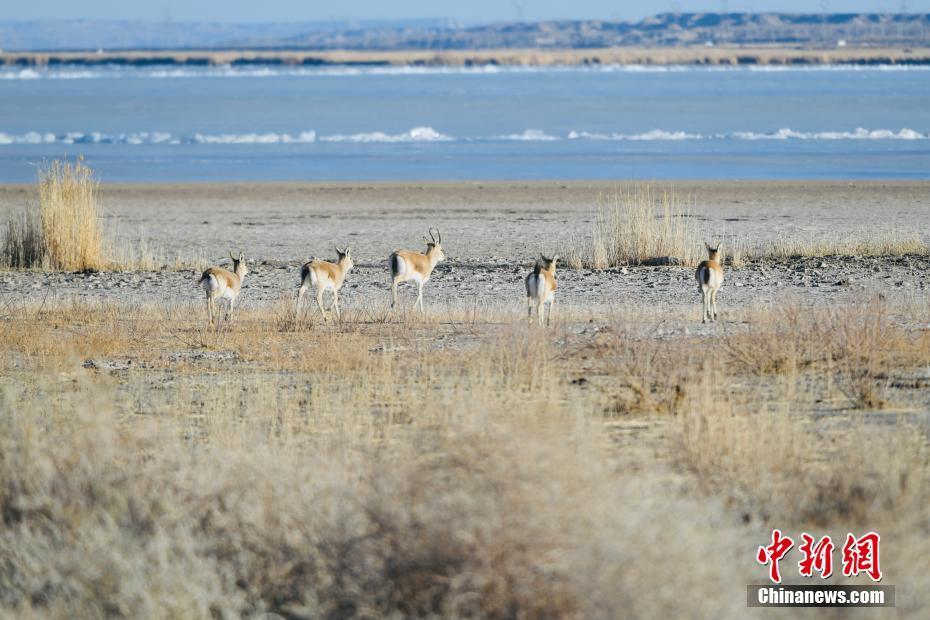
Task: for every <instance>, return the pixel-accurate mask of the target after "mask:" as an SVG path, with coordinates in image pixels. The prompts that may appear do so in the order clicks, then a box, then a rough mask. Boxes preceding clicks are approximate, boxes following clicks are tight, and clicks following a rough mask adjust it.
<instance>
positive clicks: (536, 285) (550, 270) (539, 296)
mask: <svg viewBox="0 0 930 620" xmlns="http://www.w3.org/2000/svg"><path fill="white" fill-rule="evenodd" d="M557 260H559V255H558V254H556V255H555V256H553V257H552V258H546V257H545V256H540V257H539V260H537V261H536V265H535V266H534V267H533V273H531V274H530V275H528V276H526V304H527V315H528V317H529V320H530V321H532V320H533V310H534V307H535V310H536V314H537V315H538V317H539V324H540V325H543V315H545V317H546V320H545V325H547V326H548V325H549V321H550V320H551V319H552V307H553V306H554V305H555V289H556V288H557V286H558V285H557V283H556V281H555V263H556V261H557ZM547 304H548V305H549V312H548V314H547V313H546V305H547Z"/></svg>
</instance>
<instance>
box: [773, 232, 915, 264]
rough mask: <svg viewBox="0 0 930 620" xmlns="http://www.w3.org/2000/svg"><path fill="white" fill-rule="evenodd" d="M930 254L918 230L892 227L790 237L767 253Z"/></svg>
mask: <svg viewBox="0 0 930 620" xmlns="http://www.w3.org/2000/svg"><path fill="white" fill-rule="evenodd" d="M927 254H930V246H928V245H927V244H926V243H924V242H923V241H922V240H921V238H920V237H919V236H918V235H916V234H913V233H912V234H902V233H900V232H898V231H896V230H891V231H888V232H884V233H881V234H878V235H873V236H852V237H844V238H836V237H831V238H820V239H814V238H811V239H808V240H803V239H788V240H780V241H778V242H776V243H775V244H774V245H772V246H771V248H769V249H768V250H767V251H766V252H764V255H767V256H773V257H775V258H801V257H803V258H819V257H827V256H860V257H875V256H907V255H920V256H926V255H927Z"/></svg>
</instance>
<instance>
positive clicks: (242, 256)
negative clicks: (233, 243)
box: [239, 252, 245, 262]
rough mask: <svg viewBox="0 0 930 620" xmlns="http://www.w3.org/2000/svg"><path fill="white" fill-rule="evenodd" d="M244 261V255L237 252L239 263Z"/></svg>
mask: <svg viewBox="0 0 930 620" xmlns="http://www.w3.org/2000/svg"><path fill="white" fill-rule="evenodd" d="M244 260H245V253H243V252H239V262H242V261H244Z"/></svg>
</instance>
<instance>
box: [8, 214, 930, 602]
mask: <svg viewBox="0 0 930 620" xmlns="http://www.w3.org/2000/svg"><path fill="white" fill-rule="evenodd" d="M657 205H658V206H661V201H659V202H657ZM591 208H592V209H593V208H594V206H593V205H591ZM605 213H606V212H605ZM657 213H659V212H658V211H657ZM437 217H438V215H437ZM664 218H665V216H662V217H660V218H658V219H659V221H660V222H661V224H662V226H661V227H660V228H659V230H667V229H668V227H667V225H666V224H667V222H665V221H664ZM633 220H635V218H633ZM598 221H600V222H601V223H602V225H603V223H605V222H610V221H612V220H610V219H609V218H607V219H604V218H599V217H597V216H596V215H593V216H592V219H591V220H590V221H588V222H587V223H582V224H579V225H577V226H575V228H576V230H577V231H578V235H579V239H581V238H582V237H584V239H585V241H584V242H583V243H582V241H580V240H579V242H578V244H579V245H578V247H580V248H581V249H580V250H579V252H582V253H583V252H585V251H587V250H586V249H585V248H588V249H590V248H592V247H595V246H593V245H590V244H593V243H595V242H596V240H597V239H598V237H597V234H594V236H591V230H592V229H591V226H592V225H597V222H598ZM676 221H677V220H676ZM614 224H615V225H612V226H607V227H606V228H603V227H602V228H600V229H598V230H600V231H601V232H603V233H604V235H606V236H605V237H602V238H603V239H610V238H611V237H610V234H611V233H610V231H611V230H613V231H617V230H620V231H623V230H625V229H624V228H622V224H618V223H617V222H616V221H614ZM676 225H677V224H676ZM282 226H284V225H283V224H282ZM618 226H620V227H619V228H618ZM282 230H283V228H282ZM677 230H678V229H676V228H674V226H673V227H672V231H673V232H674V234H672V235H670V237H669V239H670V240H671V241H672V242H674V243H679V242H680V241H681V239H682V238H683V237H682V236H681V235H679V234H678V232H675V231H677ZM585 231H586V232H585ZM679 232H680V231H679ZM685 233H687V234H693V235H694V239H696V240H698V241H700V240H701V237H700V236H698V233H697V232H693V231H692V232H690V233H688V231H685V232H684V233H682V234H685ZM472 234H477V233H472ZM485 234H486V235H489V234H491V231H488V230H486V231H485ZM443 235H444V238H450V239H454V234H453V233H452V231H451V230H446V231H443ZM585 235H587V236H586V237H585ZM156 236H157V235H156ZM877 238H884V239H885V240H886V242H887V239H888V237H877ZM915 238H916V237H908V239H907V243H917V241H915V240H914V239H915ZM883 243H884V242H883ZM585 244H588V245H585ZM841 245H842V244H839V243H833V244H832V245H830V247H831V248H833V250H836V248H838V247H840V246H841ZM625 247H626V246H625ZM650 247H654V246H650ZM662 247H664V248H666V249H667V247H668V246H662ZM805 247H808V248H810V247H811V246H805ZM824 247H826V246H824ZM843 247H849V246H843ZM863 247H865V246H859V250H862V248H863ZM876 248H877V249H881V248H885V249H888V248H889V246H888V245H882V244H881V243H878V242H875V243H872V244H871V245H868V247H866V248H865V250H868V251H863V255H862V256H858V257H856V256H848V257H845V258H836V257H833V258H830V257H823V256H820V257H819V258H816V260H818V261H833V262H831V263H830V264H829V265H828V266H826V267H816V266H814V267H810V266H808V267H805V269H808V270H809V271H811V270H817V269H819V270H821V271H824V270H828V269H833V268H835V269H838V270H839V271H841V272H842V271H847V272H849V271H853V272H855V274H856V277H857V278H859V279H869V278H870V277H871V278H874V279H875V280H876V285H875V286H865V285H863V286H859V287H856V286H853V287H851V288H850V287H849V286H846V287H844V286H835V287H825V288H824V289H823V290H818V291H817V292H816V294H815V293H814V292H811V291H813V289H812V288H811V286H810V284H811V282H810V281H809V280H810V278H809V277H808V276H804V277H808V283H807V284H804V279H803V278H801V277H799V278H795V279H792V278H789V277H788V274H791V273H793V270H794V269H795V268H796V266H797V265H799V264H804V265H807V264H808V263H807V262H805V261H807V260H808V258H804V257H802V256H800V255H801V254H804V252H800V251H796V250H792V251H790V252H786V253H785V256H788V258H785V256H781V257H780V256H777V255H776V254H777V253H775V252H769V253H761V252H757V255H756V256H749V255H747V257H746V263H745V265H743V266H740V267H733V266H732V265H730V264H728V265H727V266H726V267H725V268H726V270H727V278H728V280H726V281H725V282H724V287H723V289H721V319H720V321H718V322H717V323H716V324H709V325H701V323H700V301H699V296H698V294H697V290H696V286H694V285H693V280H691V278H692V277H693V275H692V267H690V266H676V265H671V266H669V265H665V266H661V267H648V266H637V265H636V264H634V263H635V261H633V262H631V261H630V255H629V254H628V253H626V254H623V256H624V257H625V258H624V261H626V263H625V264H627V265H628V266H626V267H622V268H624V269H628V270H629V272H630V273H629V274H627V275H626V276H623V275H621V273H620V271H618V269H620V268H621V267H618V268H616V269H614V270H608V271H603V270H601V271H598V270H593V269H591V268H587V267H581V268H580V270H578V271H576V270H573V269H570V268H568V267H561V268H560V269H559V271H558V272H557V276H558V278H559V286H560V291H562V290H563V289H564V290H565V294H566V295H567V296H568V297H569V299H573V300H574V301H572V302H570V303H566V304H559V303H557V304H556V311H555V314H554V315H553V324H552V326H551V327H550V328H549V329H542V328H540V327H538V326H534V325H529V324H528V323H527V321H526V318H525V310H524V308H523V306H522V305H521V301H520V290H519V286H521V284H520V282H521V279H522V277H523V276H524V275H525V274H526V273H527V272H528V268H527V267H526V265H522V264H521V262H520V261H521V258H520V257H514V256H510V257H509V258H508V260H511V261H512V263H513V264H512V265H511V266H510V267H507V268H506V269H505V268H504V267H499V268H497V271H495V272H494V274H496V275H494V276H493V277H490V278H485V279H484V280H481V282H482V288H481V289H480V296H479V295H478V293H474V294H472V293H469V294H461V293H460V294H458V295H456V293H455V291H456V290H457V289H456V284H455V283H456V282H458V281H457V280H456V279H455V276H461V275H464V276H466V277H468V278H469V279H473V278H479V277H483V274H485V271H483V269H484V267H482V266H481V264H480V263H475V264H471V263H469V262H468V260H467V259H468V258H469V256H468V255H467V250H465V249H464V248H463V249H461V250H459V252H458V255H459V256H461V257H463V258H462V259H459V260H460V262H457V261H456V260H454V258H453V259H451V260H450V262H451V263H452V264H453V265H454V266H455V267H454V271H451V272H448V271H447V272H439V271H437V275H436V280H437V282H436V283H435V284H436V286H435V287H434V288H430V287H431V286H432V285H433V284H434V282H432V281H431V282H430V283H429V284H428V285H427V293H426V295H427V297H426V300H427V306H426V307H427V313H426V316H423V317H421V316H420V315H419V314H417V313H415V312H413V311H411V310H410V309H409V303H410V301H412V297H405V299H404V307H403V308H402V309H401V310H399V311H398V312H391V311H390V310H389V308H388V307H387V304H386V303H385V298H384V296H383V295H384V290H380V294H381V295H382V296H381V297H378V296H376V295H364V294H363V293H365V292H366V291H368V290H369V289H364V288H362V289H357V290H355V291H354V293H353V292H348V293H347V294H346V300H345V301H344V305H343V315H342V318H341V319H340V320H334V319H332V318H331V319H330V320H327V321H324V320H322V318H321V317H320V315H319V313H318V311H316V309H315V308H313V309H312V310H307V311H306V312H303V313H301V314H299V315H298V314H296V313H295V311H294V304H293V302H294V299H293V294H294V293H295V292H296V285H297V282H296V267H295V268H293V269H291V270H290V271H288V270H286V269H285V270H279V269H278V266H277V265H276V264H274V263H266V264H262V261H261V260H260V257H259V256H256V254H255V253H252V254H251V256H252V257H255V258H256V260H255V263H256V264H255V269H256V271H257V273H256V274H254V276H253V275H250V276H249V277H247V279H246V280H245V283H244V285H243V293H242V296H243V298H244V299H248V297H249V296H250V295H252V296H253V299H256V298H257V300H256V301H253V302H252V303H245V302H244V303H243V305H242V307H241V309H238V310H237V313H236V314H235V315H234V316H233V317H232V319H231V320H230V321H228V322H224V323H222V324H221V325H220V326H219V327H218V328H210V327H209V326H208V325H207V323H206V314H205V310H204V304H203V300H202V298H201V295H202V293H200V292H199V291H198V290H197V289H196V287H195V282H196V277H197V275H198V274H197V272H196V271H193V270H191V271H189V272H188V271H182V272H172V274H171V275H170V277H172V278H178V279H179V281H180V280H183V281H184V282H185V283H186V284H185V285H184V286H185V287H186V288H184V289H181V292H180V293H170V294H169V293H166V291H169V292H170V291H172V290H173V289H170V288H168V287H167V285H165V288H161V289H156V290H157V291H160V292H159V293H157V294H152V291H151V290H150V289H146V288H140V289H133V288H131V287H124V288H121V287H119V286H117V285H116V284H114V287H115V288H116V289H118V290H116V291H115V292H113V293H112V294H111V293H108V292H107V290H106V289H103V290H98V291H97V293H95V294H94V295H82V294H81V293H82V291H83V290H85V289H87V288H88V287H90V286H91V283H92V282H95V281H99V280H100V279H104V280H106V278H111V279H110V280H109V281H110V282H111V283H118V282H122V281H123V280H121V279H120V278H124V277H127V278H133V279H135V280H139V281H145V280H146V278H148V277H149V275H148V274H147V272H132V273H129V274H115V275H112V276H111V275H108V274H83V275H82V274H78V275H75V274H67V273H66V274H55V273H51V272H45V271H41V270H31V271H29V270H27V271H7V272H4V273H2V274H0V276H2V278H3V280H2V282H3V283H4V287H5V288H2V289H0V356H2V365H0V559H2V561H0V615H2V616H6V617H17V618H29V617H36V618H39V617H43V618H44V617H102V616H108V617H134V618H135V617H164V618H186V617H190V618H199V617H230V618H231V617H240V616H249V617H256V616H258V617H285V618H318V617H327V618H349V617H364V618H376V617H410V616H417V617H474V618H479V617H480V618H553V617H576V618H598V617H603V618H616V617H633V618H660V617H668V618H674V617H726V618H730V617H732V618H743V617H747V616H749V617H753V616H758V617H762V616H765V617H769V616H778V617H789V616H790V617H794V616H796V615H798V613H797V610H781V612H784V613H779V610H753V609H747V607H746V599H745V597H746V585H747V584H752V583H764V582H765V579H766V576H767V569H766V567H764V566H761V565H760V564H758V563H757V562H756V561H755V554H756V550H757V549H758V547H759V546H760V545H765V544H767V543H768V542H769V540H770V536H771V531H772V529H773V528H779V529H781V530H782V531H784V532H786V533H789V534H791V535H792V537H794V538H795V539H798V538H799V537H800V534H801V532H811V533H813V534H815V535H817V536H822V535H824V534H830V535H831V536H832V537H833V539H834V540H840V541H841V540H842V539H843V537H844V536H845V534H846V532H856V533H857V534H862V533H865V532H866V531H870V530H874V531H877V532H879V533H880V534H881V536H882V547H881V552H882V555H881V561H882V569H883V573H884V579H883V581H882V583H883V584H888V585H895V586H896V588H897V592H896V605H897V607H896V610H894V614H895V615H896V616H897V617H906V618H924V617H927V615H928V613H930V531H928V530H930V448H928V437H930V423H928V415H927V414H928V411H930V389H928V386H930V300H928V299H927V296H926V294H925V292H924V285H925V284H926V280H925V276H924V275H922V274H916V273H915V274H913V275H909V274H910V271H908V270H918V266H919V265H922V264H924V262H925V261H926V260H927V259H926V252H925V250H924V248H923V246H920V245H916V246H907V248H906V251H905V250H902V251H898V250H899V249H901V248H900V247H899V246H898V245H896V242H895V243H891V245H890V249H888V253H887V255H886V254H885V253H883V251H882V252H879V251H877V250H876ZM226 249H227V248H223V249H222V250H221V251H218V254H222V253H224V252H225V250H226ZM699 249H700V246H698V252H696V254H699ZM546 250H547V251H548V248H547V249H546ZM628 250H629V247H626V249H625V250H624V252H627V251H628ZM650 252H651V253H656V252H655V250H654V249H653V250H650ZM831 252H832V250H831ZM660 253H661V252H660ZM807 253H808V254H810V255H812V256H818V255H822V254H825V253H826V254H829V253H830V252H823V251H814V250H811V251H810V252H807ZM834 253H835V252H834ZM760 254H761V255H760ZM505 258H507V257H505ZM901 261H904V262H903V263H902V262H901ZM501 262H504V261H503V260H502V261H501ZM683 262H687V261H684V260H683ZM470 265H471V266H470ZM377 269H379V267H377V266H376V265H375V264H374V263H373V264H371V265H368V266H365V265H363V266H362V267H361V268H360V269H359V271H358V273H355V272H354V275H350V281H351V279H352V278H355V279H356V281H359V280H364V279H366V278H371V277H374V276H373V274H375V272H376V270H377ZM380 269H381V271H385V270H386V266H382V267H380ZM873 269H877V270H878V271H873ZM263 270H264V272H265V274H266V275H262V271H263ZM889 270H890V271H891V272H893V273H894V274H895V275H894V277H893V278H891V279H890V280H886V279H881V280H880V281H879V276H880V275H881V274H882V273H883V272H887V271H889ZM895 270H896V271H895ZM278 271H283V272H285V273H286V274H287V275H286V276H282V278H280V281H281V282H284V281H285V280H286V281H287V282H288V288H284V286H283V285H282V286H280V287H279V286H277V285H276V284H275V286H271V284H270V283H277V282H278V280H273V279H271V278H270V276H268V275H267V273H277V272H278ZM773 271H774V273H775V274H776V276H777V278H780V277H781V274H785V275H784V279H785V281H784V282H783V283H782V284H781V286H779V285H776V284H775V283H773V282H772V273H773ZM378 273H379V274H380V272H378ZM505 273H506V274H507V279H505V278H504V275H502V274H505ZM869 274H872V275H871V276H870V275H869ZM808 275H809V274H808ZM153 277H154V276H153ZM157 277H162V275H161V274H157ZM166 277H167V276H166ZM622 277H626V278H627V280H628V281H627V282H626V284H622V285H618V286H619V287H620V288H617V289H609V288H608V285H607V284H604V285H603V286H594V285H593V283H598V282H602V281H603V282H607V281H608V279H619V278H622ZM830 277H832V276H830ZM898 277H901V278H904V279H908V281H910V282H911V283H912V286H909V287H904V286H901V287H896V286H895V285H894V280H895V279H896V278H898ZM92 278H97V280H93V279H92ZM249 278H254V279H252V280H249ZM288 278H290V279H288ZM495 278H497V279H495ZM641 278H652V279H654V280H656V281H663V282H665V281H666V280H667V282H668V283H667V286H666V285H663V288H659V289H657V290H652V291H651V293H650V294H651V295H652V296H651V297H646V298H645V301H643V299H642V298H639V299H637V297H636V295H634V294H633V293H638V292H639V291H640V290H644V289H647V288H648V287H647V286H646V284H644V283H643V280H642V279H641ZM777 278H776V279H777ZM291 280H293V281H291ZM450 280H451V283H450ZM510 280H514V281H515V282H516V284H514V282H510ZM49 282H51V283H54V282H59V283H60V284H59V286H58V288H57V289H56V286H55V285H54V284H49ZM443 282H445V284H443ZM760 282H762V283H763V284H759V283H760ZM738 283H745V284H746V285H747V286H739V287H738V286H737V284H738ZM753 283H755V284H756V285H758V287H759V288H757V289H756V290H758V291H760V292H761V291H762V290H763V289H764V291H765V294H754V293H753V290H751V286H750V285H751V284H753ZM878 283H881V284H882V285H883V286H878V285H877V284H878ZM266 284H268V286H269V287H270V288H268V289H267V290H266V289H265V288H263V287H264V286H265V285H266ZM383 284H384V283H382V286H381V289H384V285H383ZM485 284H487V286H488V287H489V288H484V285H485ZM728 286H730V287H731V288H730V290H729V291H728V289H727V287H728ZM831 286H832V285H831ZM819 288H820V287H818V289H819ZM588 289H602V290H601V291H600V292H598V293H592V292H591V290H588ZM607 290H614V291H617V290H619V291H620V292H621V293H622V294H623V297H621V298H620V299H619V300H610V303H607V302H604V303H599V304H598V303H588V300H591V299H593V298H594V297H595V295H596V294H599V295H604V294H605V292H604V291H607ZM679 290H680V291H681V292H679ZM146 291H148V292H146ZM408 293H409V291H408ZM808 293H809V294H808ZM728 294H729V295H730V296H729V297H728V296H727V295H728ZM431 295H433V296H432V297H431ZM662 295H664V296H665V297H664V298H663V297H661V296H662ZM831 295H832V296H831ZM627 299H629V303H624V302H625V301H626V300H627ZM661 299H668V302H667V303H665V302H661V301H658V300H661ZM791 558H792V561H791V562H789V561H784V562H783V563H782V571H783V573H784V574H785V575H787V576H788V579H787V582H789V583H798V582H799V580H800V578H799V577H798V575H797V568H796V560H797V558H796V557H794V556H791ZM836 561H837V562H839V560H836ZM792 564H794V565H795V566H792ZM837 572H838V573H839V571H837ZM828 583H835V584H850V583H863V584H864V583H871V582H870V581H869V580H868V578H867V577H860V578H856V579H850V578H846V577H843V576H842V574H836V575H834V577H832V578H831V579H830V580H828ZM858 611H859V613H858V614H856V613H852V614H845V613H844V615H843V617H845V616H846V615H851V616H852V617H872V615H873V614H872V613H869V611H870V610H858ZM873 611H874V610H873ZM802 612H804V613H801V614H800V615H801V616H802V617H821V616H825V617H837V614H836V612H835V611H834V612H830V611H829V610H827V611H826V612H825V611H823V610H816V609H811V610H802ZM262 614H275V615H271V616H267V615H266V616H262Z"/></svg>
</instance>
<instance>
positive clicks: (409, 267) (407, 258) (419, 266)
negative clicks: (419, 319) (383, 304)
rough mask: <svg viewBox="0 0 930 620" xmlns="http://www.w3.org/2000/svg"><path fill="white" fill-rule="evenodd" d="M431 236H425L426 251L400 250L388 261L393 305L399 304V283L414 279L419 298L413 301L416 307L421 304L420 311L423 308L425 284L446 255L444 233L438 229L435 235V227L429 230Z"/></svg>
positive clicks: (421, 311) (422, 311)
mask: <svg viewBox="0 0 930 620" xmlns="http://www.w3.org/2000/svg"><path fill="white" fill-rule="evenodd" d="M429 236H430V238H429V239H427V238H426V237H423V240H424V241H426V253H425V254H421V253H420V252H415V251H413V250H398V251H397V252H394V253H393V254H391V257H390V258H389V259H388V263H389V264H390V267H391V307H392V308H393V307H395V306H396V305H397V285H398V284H400V283H401V282H407V281H408V280H413V281H414V282H416V284H417V299H416V301H414V302H413V306H414V307H416V306H417V304H420V313H421V314H422V313H424V310H423V285H424V284H426V282H427V280H429V277H430V274H432V273H433V269H434V268H435V267H436V265H437V264H438V263H439V261H441V260H443V259H444V258H445V257H446V255H445V254H443V252H442V234H441V233H440V232H439V229H438V228H437V229H436V236H435V237H434V236H433V229H432V228H431V229H430V230H429Z"/></svg>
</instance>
